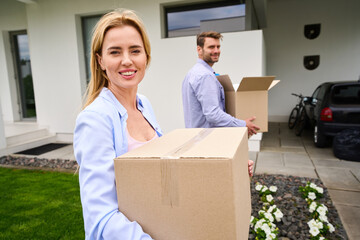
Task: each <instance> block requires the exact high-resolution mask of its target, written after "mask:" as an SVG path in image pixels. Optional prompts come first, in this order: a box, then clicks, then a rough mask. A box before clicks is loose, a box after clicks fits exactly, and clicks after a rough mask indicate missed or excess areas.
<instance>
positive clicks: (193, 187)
mask: <svg viewBox="0 0 360 240" xmlns="http://www.w3.org/2000/svg"><path fill="white" fill-rule="evenodd" d="M247 140H248V138H247V129H246V128H212V129H199V128H193V129H178V130H174V131H172V132H170V133H169V134H166V135H164V136H162V137H160V138H158V139H156V140H154V141H152V142H150V143H148V144H146V145H144V146H142V147H140V148H138V149H135V150H134V151H130V152H128V153H126V154H124V155H122V156H120V157H118V158H116V159H115V160H114V163H115V176H116V189H117V196H118V203H119V210H120V211H121V212H122V213H124V214H125V216H126V217H128V219H129V220H131V221H137V222H138V223H139V224H140V225H141V226H142V227H143V230H144V231H145V232H146V233H148V234H150V236H151V237H152V238H154V239H156V240H185V239H186V240H204V239H206V240H211V239H213V240H219V239H226V240H232V239H237V240H243V239H248V231H249V223H250V222H249V221H250V215H251V195H250V181H249V175H248V167H247V164H248V145H247V144H248V141H247Z"/></svg>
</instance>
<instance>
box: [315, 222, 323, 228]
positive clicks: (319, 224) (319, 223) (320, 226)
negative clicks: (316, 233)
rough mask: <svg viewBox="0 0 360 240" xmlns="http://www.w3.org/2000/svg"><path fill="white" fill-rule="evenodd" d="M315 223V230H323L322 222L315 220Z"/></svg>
mask: <svg viewBox="0 0 360 240" xmlns="http://www.w3.org/2000/svg"><path fill="white" fill-rule="evenodd" d="M316 223H317V228H318V229H323V227H324V225H323V223H322V222H320V221H318V220H316Z"/></svg>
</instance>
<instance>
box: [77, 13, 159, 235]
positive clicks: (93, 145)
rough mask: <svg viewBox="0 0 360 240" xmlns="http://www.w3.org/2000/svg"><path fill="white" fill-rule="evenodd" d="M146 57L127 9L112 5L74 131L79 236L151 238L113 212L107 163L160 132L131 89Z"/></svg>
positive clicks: (142, 35) (98, 36)
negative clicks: (82, 231) (80, 211)
mask: <svg viewBox="0 0 360 240" xmlns="http://www.w3.org/2000/svg"><path fill="white" fill-rule="evenodd" d="M149 62H150V43H149V39H148V36H147V34H146V31H145V28H144V25H143V23H142V21H141V20H140V19H139V18H138V17H137V16H136V15H135V14H134V13H133V12H132V11H129V10H116V11H113V12H110V13H108V14H106V15H104V16H103V17H102V18H101V19H100V20H99V22H98V23H97V25H96V26H95V30H94V33H93V38H92V44H91V81H90V83H89V86H88V90H87V94H86V103H85V106H84V109H83V111H82V112H81V113H80V114H79V116H78V118H77V120H76V127H75V131H74V153H75V157H76V160H77V162H78V164H79V166H80V170H79V181H80V194H81V203H82V207H83V217H84V225H85V239H122V240H125V239H151V237H150V236H149V235H148V234H146V233H144V232H143V230H142V228H141V226H140V225H139V224H138V223H136V222H130V221H129V220H128V219H127V218H126V217H125V216H124V215H123V214H122V213H121V212H119V211H118V202H117V197H116V188H115V175H114V162H113V159H114V158H115V157H117V156H120V155H122V154H124V153H126V152H127V151H129V150H131V149H134V148H136V147H139V146H141V145H143V144H145V143H146V142H149V141H151V140H153V139H155V138H157V137H159V136H161V135H162V132H161V130H160V127H159V125H158V123H157V122H156V119H155V115H154V112H153V110H152V107H151V104H150V102H149V101H148V99H147V98H146V97H144V96H142V95H140V94H137V89H138V85H139V83H140V82H141V81H142V79H143V77H144V75H145V71H146V68H147V66H148V65H149Z"/></svg>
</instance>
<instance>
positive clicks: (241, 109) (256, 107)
mask: <svg viewBox="0 0 360 240" xmlns="http://www.w3.org/2000/svg"><path fill="white" fill-rule="evenodd" d="M217 78H218V80H219V82H220V83H221V85H222V86H223V88H224V91H225V105H226V106H225V108H226V112H227V113H229V114H230V115H232V116H234V117H236V118H239V119H243V120H244V119H246V118H250V117H252V116H255V117H256V120H255V121H254V124H256V125H257V126H259V127H260V130H259V132H267V131H268V90H270V88H272V87H273V86H275V85H276V84H277V83H278V82H279V81H280V80H274V79H275V77H274V76H266V77H244V78H243V79H242V80H241V82H240V84H239V86H238V87H237V88H236V91H235V88H234V85H233V84H232V82H231V80H230V77H229V76H228V75H220V76H217Z"/></svg>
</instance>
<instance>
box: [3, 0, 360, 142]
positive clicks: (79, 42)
mask: <svg viewBox="0 0 360 240" xmlns="http://www.w3.org/2000/svg"><path fill="white" fill-rule="evenodd" d="M194 2H196V3H200V4H205V5H206V4H207V3H213V2H219V1H206V0H202V1H187V0H185V1H177V0H151V1H144V0H131V1H130V0H125V1H123V0H103V1H97V0H62V1H58V0H2V1H1V2H0V30H1V34H0V110H1V111H0V149H2V148H5V147H6V145H9V144H8V143H7V141H6V131H5V130H4V126H6V124H11V123H18V122H31V123H35V124H36V125H38V126H42V127H45V128H46V129H47V131H48V132H49V133H51V135H52V140H53V141H61V142H72V132H73V129H74V126H75V119H76V116H77V114H78V113H79V111H81V105H82V97H83V94H84V92H85V89H86V85H87V81H88V78H89V73H88V69H87V62H86V57H87V53H86V44H87V41H88V39H86V26H87V25H86V22H91V19H92V17H96V16H100V15H102V14H104V13H106V12H108V11H111V10H113V9H115V8H128V9H133V10H135V11H136V12H137V13H138V14H139V16H140V17H141V18H142V19H143V20H144V23H145V25H146V28H147V31H148V34H149V37H150V41H151V44H152V62H151V64H150V66H149V68H148V70H147V73H146V75H145V78H144V80H143V82H142V83H141V84H140V87H139V92H140V93H142V94H144V95H146V96H147V97H148V98H149V100H150V101H151V103H152V105H153V108H154V110H155V114H156V116H157V119H158V122H159V124H160V126H162V128H163V130H164V132H165V133H166V132H169V131H171V130H173V129H176V128H183V127H184V120H183V112H182V100H181V83H182V80H183V78H184V76H185V75H186V73H187V71H188V70H189V69H190V68H191V67H192V66H193V65H194V63H195V62H196V58H197V53H196V41H195V36H180V37H171V38H167V37H166V34H165V33H164V32H166V31H167V30H166V24H165V23H164V21H165V20H166V17H164V9H165V8H166V7H168V6H182V5H189V4H193V3H194ZM220 2H221V1H220ZM224 2H229V1H224ZM239 2H241V1H239ZM359 10H360V2H359V1H357V0H345V1H336V0H317V1H313V0H249V1H246V16H247V18H246V22H245V26H246V25H247V26H246V29H245V31H234V32H225V33H223V35H224V39H223V41H222V53H221V58H220V61H219V62H218V63H217V64H215V65H214V69H215V71H216V72H218V73H220V74H228V75H229V76H230V77H231V79H232V80H233V81H234V83H239V82H240V81H241V79H242V78H243V77H245V76H264V75H275V76H277V79H281V83H280V84H278V85H277V86H276V87H275V88H273V89H272V90H271V91H269V120H270V121H279V122H285V121H287V118H288V114H289V112H290V110H291V108H292V107H293V105H294V104H295V102H296V99H295V98H292V97H291V95H290V94H291V93H292V92H296V93H302V94H304V95H310V94H311V93H312V91H313V90H314V89H315V87H316V86H317V85H319V84H320V83H322V82H325V81H335V80H357V79H358V78H359V75H360V68H359V63H360V44H359V42H360V15H359V14H358V12H359ZM312 24H317V25H320V31H319V35H318V36H317V37H316V38H314V39H308V38H306V37H305V36H304V28H305V25H312ZM24 37H26V39H24ZM24 42H25V43H27V46H28V52H27V51H26V50H23V51H22V44H23V43H24ZM21 54H25V55H26V56H25V57H21V56H20V55H21ZM305 56H319V59H320V63H319V65H318V67H317V68H316V69H314V70H308V69H306V68H305V67H304V57H305ZM27 58H29V59H27ZM29 63H30V64H29ZM19 69H20V70H19ZM29 75H31V78H32V89H30V90H29V87H28V84H29V80H26V81H25V80H24V81H23V82H22V83H19V78H22V79H25V78H26V76H29ZM22 85H25V89H27V90H22V89H23V88H24V86H22ZM30 88H31V87H30ZM31 90H32V91H33V93H32V94H33V95H31ZM26 96H33V97H32V98H33V99H32V98H31V97H30V99H28V98H27V97H26ZM24 99H25V100H24ZM24 106H26V107H24Z"/></svg>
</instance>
